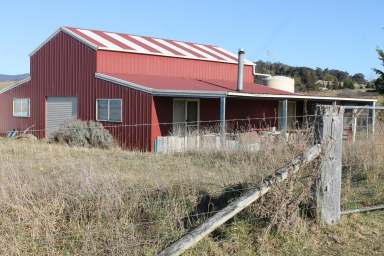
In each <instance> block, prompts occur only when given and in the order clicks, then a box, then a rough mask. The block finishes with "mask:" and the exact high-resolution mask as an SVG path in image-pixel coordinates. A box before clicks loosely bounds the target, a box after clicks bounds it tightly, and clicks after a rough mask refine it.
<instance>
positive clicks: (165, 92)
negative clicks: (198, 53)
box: [95, 73, 227, 97]
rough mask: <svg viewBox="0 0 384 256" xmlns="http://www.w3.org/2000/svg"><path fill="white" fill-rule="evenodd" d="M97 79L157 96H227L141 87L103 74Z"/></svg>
mask: <svg viewBox="0 0 384 256" xmlns="http://www.w3.org/2000/svg"><path fill="white" fill-rule="evenodd" d="M95 77H96V78H99V79H102V80H105V81H109V82H112V83H115V84H119V85H122V86H126V87H129V88H132V89H135V90H138V91H142V92H146V93H149V94H153V95H157V96H167V95H169V96H170V95H178V96H180V95H190V96H197V97H222V96H225V95H226V94H227V93H226V92H216V91H194V90H160V89H154V88H151V87H149V86H145V85H140V84H136V83H132V82H129V81H126V80H123V79H119V78H116V77H113V76H109V75H106V74H102V73H96V74H95Z"/></svg>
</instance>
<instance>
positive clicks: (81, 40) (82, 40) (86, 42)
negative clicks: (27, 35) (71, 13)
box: [29, 27, 97, 57]
mask: <svg viewBox="0 0 384 256" xmlns="http://www.w3.org/2000/svg"><path fill="white" fill-rule="evenodd" d="M59 32H64V33H66V34H67V35H70V36H71V37H73V38H75V39H77V40H79V41H80V42H82V43H83V44H85V45H87V46H89V47H91V48H92V49H94V50H97V46H96V45H95V44H93V43H91V42H89V41H88V40H86V39H84V38H83V37H80V36H79V35H77V34H76V33H74V32H72V31H71V30H69V29H67V28H65V27H61V28H59V29H57V30H56V31H55V32H54V33H52V34H51V35H50V36H49V37H48V38H47V39H46V40H44V41H43V42H42V43H41V44H39V46H38V47H36V48H35V49H34V50H33V51H32V52H31V53H30V54H29V56H30V57H31V56H33V55H34V54H35V53H36V52H37V51H39V50H40V49H41V48H42V47H43V46H44V45H46V44H47V43H48V42H49V41H51V39H52V38H54V37H55V36H56V35H57V34H58V33H59Z"/></svg>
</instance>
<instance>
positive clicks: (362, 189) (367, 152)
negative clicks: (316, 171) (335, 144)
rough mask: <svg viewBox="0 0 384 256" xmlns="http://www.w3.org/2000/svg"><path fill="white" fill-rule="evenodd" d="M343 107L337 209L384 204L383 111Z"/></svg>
mask: <svg viewBox="0 0 384 256" xmlns="http://www.w3.org/2000/svg"><path fill="white" fill-rule="evenodd" d="M372 110H373V109H372V108H371V109H364V108H361V109H358V110H353V109H351V110H347V111H346V114H345V116H344V130H345V133H344V135H345V136H344V138H345V140H344V143H343V161H342V198H341V208H342V211H344V212H351V211H354V210H360V209H364V208H370V207H376V206H380V205H382V204H383V203H384V186H383V184H384V122H383V117H384V111H383V110H381V109H378V110H375V115H373V113H372Z"/></svg>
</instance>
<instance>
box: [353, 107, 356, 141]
mask: <svg viewBox="0 0 384 256" xmlns="http://www.w3.org/2000/svg"><path fill="white" fill-rule="evenodd" d="M352 118H353V121H352V142H353V143H355V141H356V130H357V109H354V110H353V113H352Z"/></svg>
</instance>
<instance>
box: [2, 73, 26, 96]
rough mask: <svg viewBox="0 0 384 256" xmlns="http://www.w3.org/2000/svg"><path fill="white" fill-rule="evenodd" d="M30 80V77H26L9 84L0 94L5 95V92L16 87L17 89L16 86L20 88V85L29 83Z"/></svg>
mask: <svg viewBox="0 0 384 256" xmlns="http://www.w3.org/2000/svg"><path fill="white" fill-rule="evenodd" d="M30 80H31V77H30V76H28V77H27V78H25V79H23V80H20V81H17V82H15V83H13V84H11V85H10V86H8V87H5V88H4V89H2V90H0V94H2V93H5V92H7V91H9V90H12V89H13V88H16V87H18V86H20V85H22V84H24V83H26V82H29V81H30Z"/></svg>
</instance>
